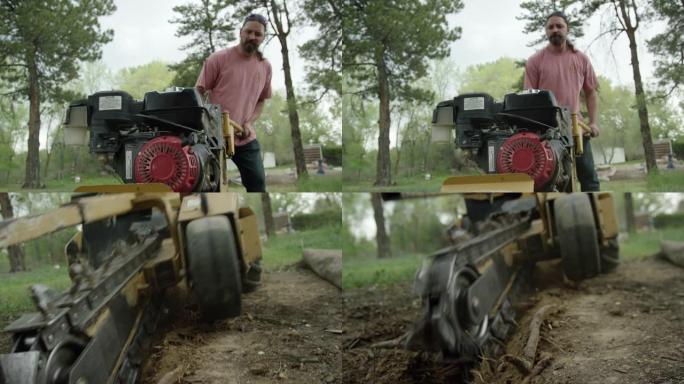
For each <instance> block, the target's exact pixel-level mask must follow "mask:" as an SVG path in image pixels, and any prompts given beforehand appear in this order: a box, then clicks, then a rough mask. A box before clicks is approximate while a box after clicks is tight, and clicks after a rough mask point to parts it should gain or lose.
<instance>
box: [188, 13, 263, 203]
mask: <svg viewBox="0 0 684 384" xmlns="http://www.w3.org/2000/svg"><path fill="white" fill-rule="evenodd" d="M265 34H266V18H265V17H263V16H261V15H256V14H251V15H249V16H247V18H245V21H244V22H243V24H242V28H240V43H239V44H238V45H236V46H234V47H230V48H226V49H223V50H220V51H217V52H214V53H213V54H211V56H209V58H207V60H206V61H205V62H204V66H203V67H202V72H200V75H199V78H198V79H197V83H196V84H195V86H196V87H197V90H198V91H199V92H200V93H201V94H204V93H205V92H207V91H209V92H210V93H209V101H210V102H211V103H213V104H219V105H221V110H223V111H227V112H228V113H229V115H230V118H231V119H232V120H233V121H235V122H236V123H238V124H240V125H241V126H242V128H244V132H243V133H242V134H241V135H240V136H239V137H236V139H235V155H234V156H233V162H234V163H235V165H237V167H238V170H239V171H240V176H241V178H242V184H243V185H244V186H245V188H246V189H247V192H266V176H265V173H264V164H263V162H262V160H261V152H260V147H259V142H258V141H257V139H256V132H255V131H254V128H253V126H252V125H253V123H254V122H255V121H256V120H257V119H258V118H259V115H261V111H262V110H263V108H264V101H265V100H266V99H268V98H270V97H271V64H270V63H269V62H268V60H266V59H265V58H264V57H263V56H262V54H261V52H259V45H261V43H262V42H263V41H264V36H265Z"/></svg>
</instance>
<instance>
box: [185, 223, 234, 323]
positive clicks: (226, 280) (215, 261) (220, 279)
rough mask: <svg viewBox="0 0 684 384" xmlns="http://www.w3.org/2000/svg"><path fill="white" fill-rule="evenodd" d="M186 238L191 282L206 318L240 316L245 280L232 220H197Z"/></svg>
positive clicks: (187, 229)
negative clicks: (242, 276) (243, 279)
mask: <svg viewBox="0 0 684 384" xmlns="http://www.w3.org/2000/svg"><path fill="white" fill-rule="evenodd" d="M185 238H186V239H187V259H188V260H187V263H188V274H189V278H190V284H191V287H192V291H193V294H194V296H195V298H196V300H197V302H198V304H199V307H200V312H201V314H202V318H203V319H205V320H208V321H211V320H220V319H225V318H228V317H235V316H239V315H240V295H241V294H242V282H241V280H240V279H241V278H240V264H239V260H238V253H237V247H236V244H235V238H234V235H233V230H232V228H231V223H230V220H228V218H227V217H225V216H211V217H203V218H200V219H197V220H193V221H191V222H190V223H189V224H188V226H187V227H186V229H185Z"/></svg>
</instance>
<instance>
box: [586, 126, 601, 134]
mask: <svg viewBox="0 0 684 384" xmlns="http://www.w3.org/2000/svg"><path fill="white" fill-rule="evenodd" d="M589 128H590V129H591V132H590V133H589V135H590V136H591V137H598V135H599V134H600V133H601V131H600V130H599V128H598V125H597V124H596V123H589Z"/></svg>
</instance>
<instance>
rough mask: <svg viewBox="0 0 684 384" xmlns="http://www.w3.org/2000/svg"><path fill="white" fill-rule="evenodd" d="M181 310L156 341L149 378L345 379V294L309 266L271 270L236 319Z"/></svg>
mask: <svg viewBox="0 0 684 384" xmlns="http://www.w3.org/2000/svg"><path fill="white" fill-rule="evenodd" d="M179 313H183V314H185V315H180V314H179V315H178V316H177V317H176V318H175V319H172V321H171V324H170V325H169V326H168V328H169V329H170V330H169V331H168V332H166V333H165V334H164V336H163V339H162V340H160V341H159V342H158V343H156V346H155V347H153V351H154V352H153V353H152V356H151V358H149V359H148V361H147V364H146V369H145V372H144V375H143V382H144V383H158V382H159V381H160V380H161V379H162V378H163V377H164V376H165V375H167V376H168V377H167V378H169V379H172V380H171V381H168V382H173V383H176V382H180V383H239V384H247V383H255V384H259V383H273V382H278V383H339V382H340V381H341V377H342V372H341V370H340V356H341V340H342V336H341V334H340V333H341V330H342V308H341V295H340V293H339V290H338V289H337V288H335V287H334V286H333V285H331V284H329V283H328V282H326V281H323V280H321V279H320V278H318V277H316V276H315V275H314V274H313V273H311V272H309V271H308V270H302V269H299V268H297V267H290V268H288V269H286V270H282V271H278V272H272V273H266V272H265V273H264V275H263V277H262V285H261V287H259V288H258V289H257V290H256V291H255V292H253V293H249V294H246V295H244V296H243V302H242V315H241V316H240V317H238V318H236V319H231V320H225V321H221V322H217V323H215V324H211V325H207V324H202V323H201V322H199V321H196V320H195V319H193V316H192V315H193V314H194V313H195V312H193V311H187V310H181V311H179ZM187 314H190V316H188V315H187Z"/></svg>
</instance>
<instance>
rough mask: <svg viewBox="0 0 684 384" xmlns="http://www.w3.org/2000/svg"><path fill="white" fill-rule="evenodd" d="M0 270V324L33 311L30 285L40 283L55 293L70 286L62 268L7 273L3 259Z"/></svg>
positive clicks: (36, 268)
mask: <svg viewBox="0 0 684 384" xmlns="http://www.w3.org/2000/svg"><path fill="white" fill-rule="evenodd" d="M0 268H1V269H0V270H1V271H2V272H0V323H6V322H7V321H9V320H10V319H11V318H15V317H16V316H18V315H20V314H22V313H26V312H34V311H35V307H34V305H33V302H32V300H31V295H30V291H29V288H30V287H31V285H33V284H39V283H40V284H43V285H47V286H48V287H50V288H53V289H55V290H56V291H57V292H62V291H64V290H65V289H67V288H68V287H69V286H71V280H69V275H68V271H67V268H66V267H64V266H62V268H60V269H54V268H53V267H52V266H49V265H45V266H41V267H35V268H33V269H32V270H30V271H28V272H16V273H8V272H7V271H8V270H9V267H8V265H7V262H6V258H5V262H4V263H0Z"/></svg>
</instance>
